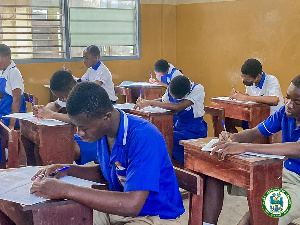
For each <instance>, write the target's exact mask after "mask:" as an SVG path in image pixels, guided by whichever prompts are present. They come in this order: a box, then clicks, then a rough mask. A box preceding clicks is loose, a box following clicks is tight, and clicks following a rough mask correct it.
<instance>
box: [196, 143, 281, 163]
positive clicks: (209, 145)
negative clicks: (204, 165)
mask: <svg viewBox="0 0 300 225" xmlns="http://www.w3.org/2000/svg"><path fill="white" fill-rule="evenodd" d="M218 141H219V139H218V138H214V139H211V140H210V142H208V143H207V144H206V145H205V146H204V147H203V148H202V151H210V152H211V151H212V150H213V148H212V147H211V146H212V145H213V144H215V143H217V142H218ZM239 155H241V156H249V155H251V156H260V157H265V158H275V159H283V158H284V156H282V155H269V154H259V153H254V152H245V153H244V154H239Z"/></svg>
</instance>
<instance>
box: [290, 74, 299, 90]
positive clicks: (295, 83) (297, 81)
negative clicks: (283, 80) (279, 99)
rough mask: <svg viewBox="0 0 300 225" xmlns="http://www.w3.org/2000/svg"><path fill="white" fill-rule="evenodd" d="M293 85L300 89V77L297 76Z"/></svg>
mask: <svg viewBox="0 0 300 225" xmlns="http://www.w3.org/2000/svg"><path fill="white" fill-rule="evenodd" d="M292 84H293V85H295V86H296V87H297V88H298V89H300V75H298V76H296V77H295V78H294V79H293V80H292Z"/></svg>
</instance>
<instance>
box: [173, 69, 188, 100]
mask: <svg viewBox="0 0 300 225" xmlns="http://www.w3.org/2000/svg"><path fill="white" fill-rule="evenodd" d="M169 88H170V93H171V94H172V96H173V97H174V98H177V99H179V98H183V97H184V96H185V95H186V94H188V93H189V92H190V90H191V82H190V80H189V79H188V78H187V77H185V76H182V75H179V76H176V77H174V78H173V79H172V80H171V82H170V85H169Z"/></svg>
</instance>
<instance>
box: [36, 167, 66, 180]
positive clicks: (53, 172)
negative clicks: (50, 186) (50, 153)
mask: <svg viewBox="0 0 300 225" xmlns="http://www.w3.org/2000/svg"><path fill="white" fill-rule="evenodd" d="M65 166H66V165H64V164H53V165H50V166H47V167H45V168H43V169H41V170H39V171H38V172H36V173H35V174H34V175H33V176H32V177H31V180H32V181H34V180H36V181H37V182H41V181H42V180H43V178H44V177H45V178H47V177H53V178H57V179H59V178H61V177H64V176H66V175H67V173H68V171H67V170H64V171H61V172H57V171H58V170H59V169H61V168H63V167H65Z"/></svg>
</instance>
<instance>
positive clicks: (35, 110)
mask: <svg viewBox="0 0 300 225" xmlns="http://www.w3.org/2000/svg"><path fill="white" fill-rule="evenodd" d="M44 107H45V106H43V105H34V106H32V112H33V115H34V116H37V117H38V113H39V109H41V108H44Z"/></svg>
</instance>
